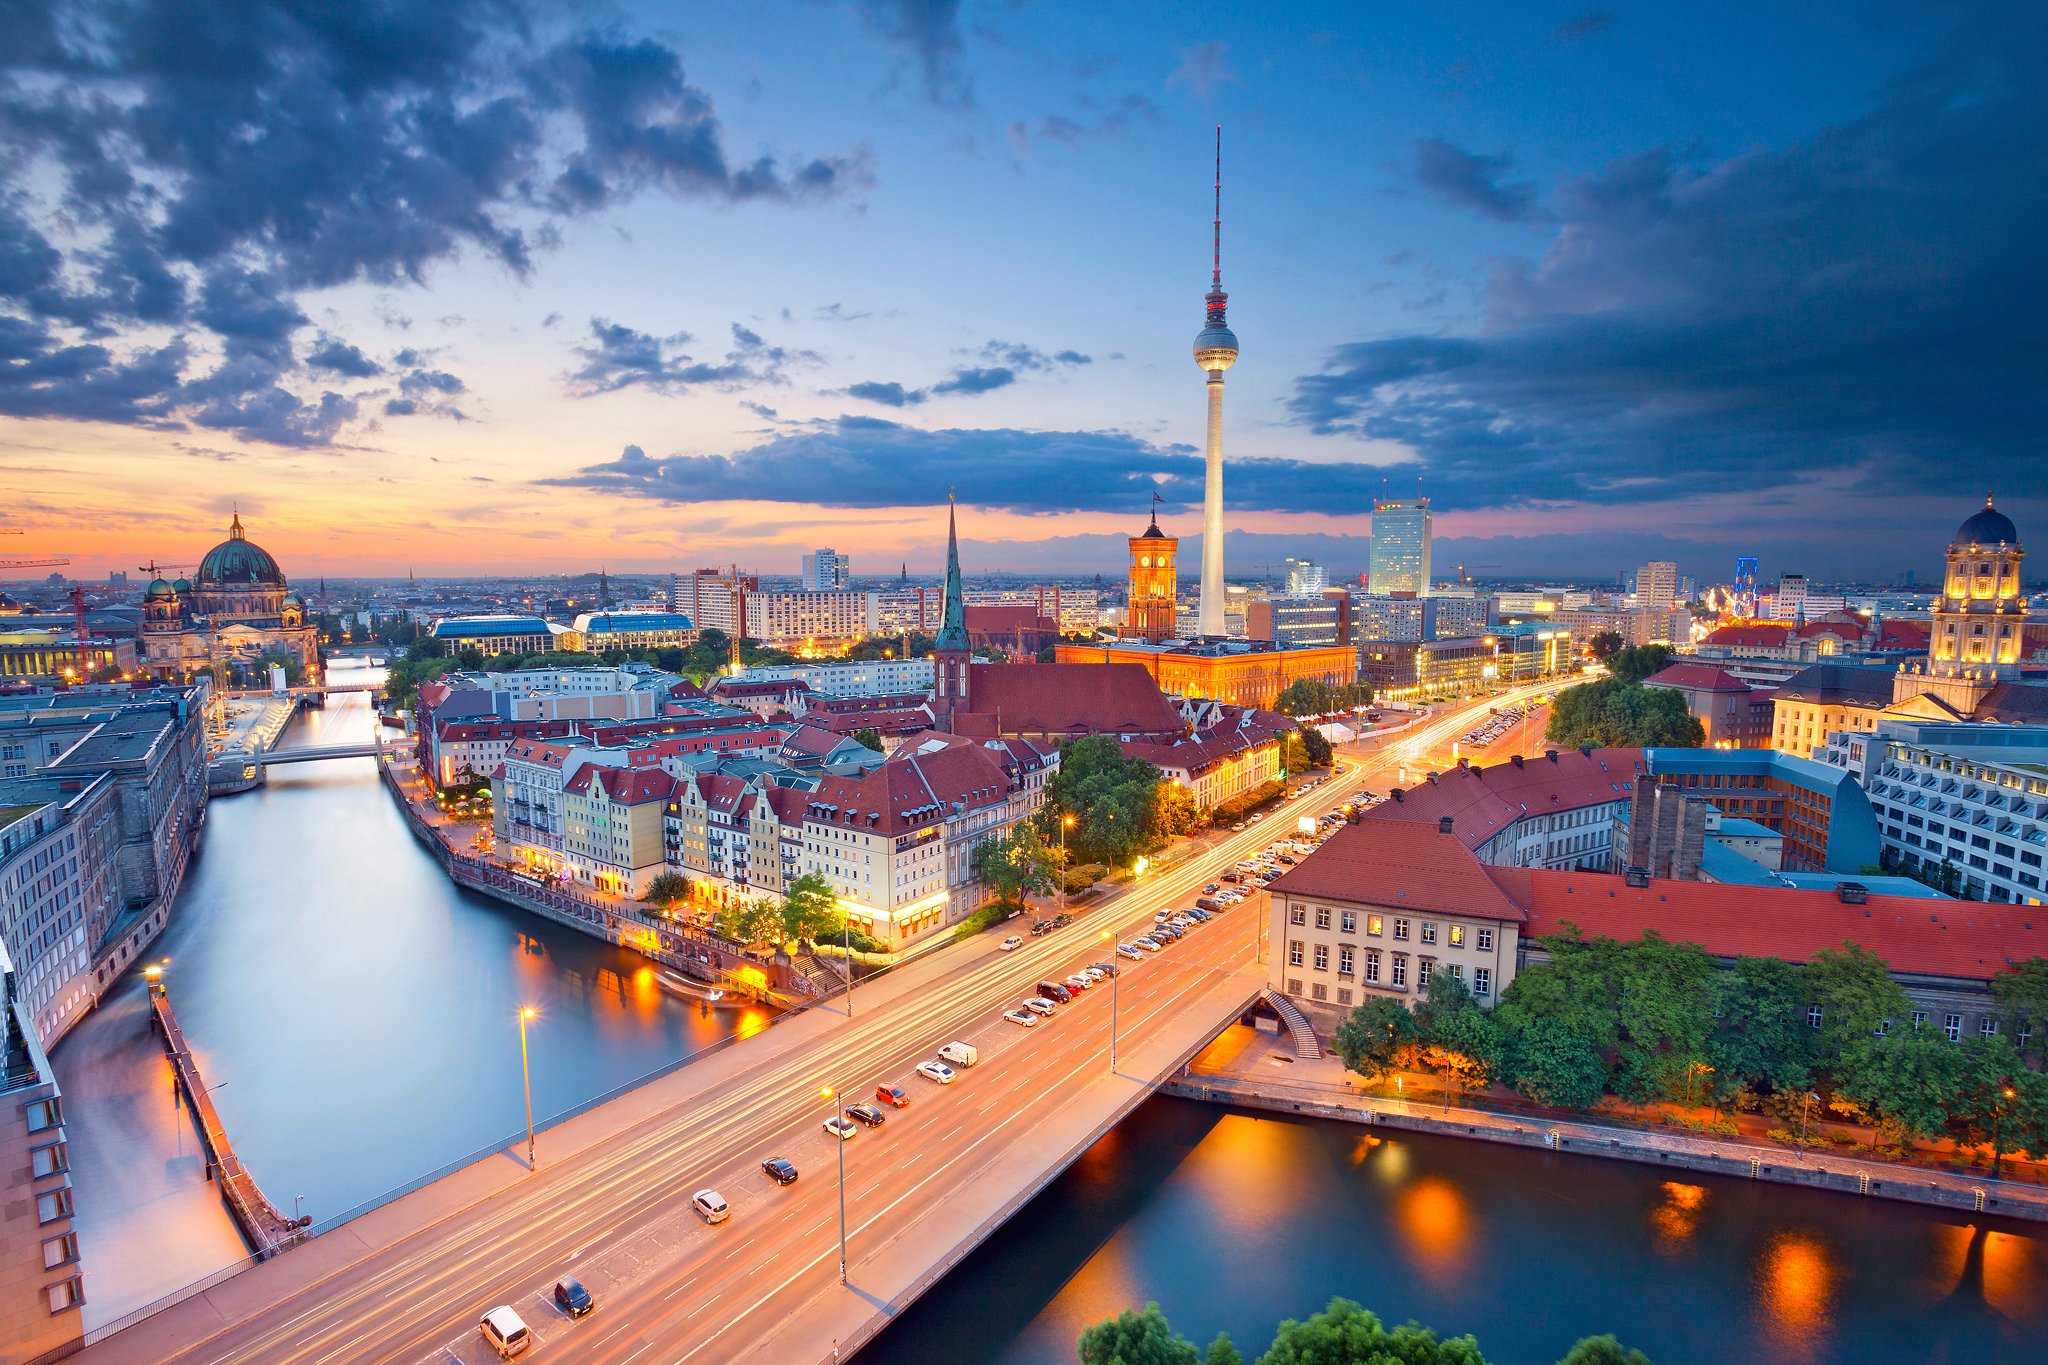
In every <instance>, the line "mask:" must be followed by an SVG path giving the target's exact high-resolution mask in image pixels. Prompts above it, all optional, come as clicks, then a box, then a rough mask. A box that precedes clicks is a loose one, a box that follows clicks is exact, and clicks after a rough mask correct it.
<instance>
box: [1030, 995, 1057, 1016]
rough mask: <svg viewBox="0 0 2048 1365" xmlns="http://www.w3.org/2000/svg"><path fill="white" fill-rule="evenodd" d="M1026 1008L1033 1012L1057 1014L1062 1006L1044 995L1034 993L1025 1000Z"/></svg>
mask: <svg viewBox="0 0 2048 1365" xmlns="http://www.w3.org/2000/svg"><path fill="white" fill-rule="evenodd" d="M1024 1008H1025V1009H1027V1010H1030V1011H1031V1012H1032V1013H1033V1014H1057V1013H1059V1008H1060V1007H1059V1006H1058V1005H1055V1004H1053V1002H1052V1001H1050V1000H1048V999H1046V998H1045V997H1044V996H1042V995H1034V996H1032V997H1031V998H1030V999H1028V1000H1026V1001H1025V1002H1024Z"/></svg>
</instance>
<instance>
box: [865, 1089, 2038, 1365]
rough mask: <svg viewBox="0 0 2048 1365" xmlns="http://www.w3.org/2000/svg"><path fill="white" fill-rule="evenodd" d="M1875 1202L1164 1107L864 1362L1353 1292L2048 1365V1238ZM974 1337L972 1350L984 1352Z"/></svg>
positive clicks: (929, 1299) (1806, 1358)
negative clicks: (1144, 1312) (1121, 1313)
mask: <svg viewBox="0 0 2048 1365" xmlns="http://www.w3.org/2000/svg"><path fill="white" fill-rule="evenodd" d="M2044 1231H2048V1229H2043V1228H2040V1227H2038V1226H2036V1225H2033V1224H2026V1223H2017V1222H2008V1221H2005V1220H1990V1221H1984V1220H1978V1221H1977V1222H1975V1223H1972V1222H1970V1221H1968V1220H1965V1219H1962V1218H1959V1217H1957V1216H1955V1215H1950V1214H1945V1213H1940V1212H1936V1211H1933V1210H1922V1209H1919V1208H1916V1207H1913V1206H1910V1205H1903V1204H1893V1203H1889V1202H1886V1201H1883V1200H1877V1199H1853V1198H1847V1197H1843V1196H1840V1195H1823V1194H1818V1193H1814V1192H1811V1191H1806V1190H1798V1189H1790V1188H1787V1187H1785V1186H1780V1185H1769V1184H1763V1183H1754V1182H1750V1181H1745V1180H1721V1179H1713V1178H1708V1177H1701V1176H1687V1177H1686V1178H1683V1179H1676V1180H1667V1179H1665V1178H1663V1173H1661V1172H1658V1171H1656V1170H1654V1169H1650V1168H1646V1167H1642V1166H1634V1165H1629V1164H1626V1163H1622V1162H1603V1161H1598V1160H1594V1159H1592V1158H1587V1157H1574V1156H1560V1155H1551V1154H1548V1153H1538V1152H1528V1151H1523V1150H1521V1149H1519V1148H1506V1147H1498V1146H1494V1145H1492V1144H1489V1143H1478V1142H1461V1141H1458V1140H1456V1139H1450V1138H1431V1137H1412V1136H1404V1137H1400V1138H1396V1139H1392V1140H1382V1139H1380V1138H1379V1137H1377V1136H1375V1135H1372V1134H1370V1133H1368V1132H1367V1131H1366V1130H1364V1129H1362V1128H1359V1127H1356V1126H1354V1125H1350V1124H1340V1123H1329V1122H1323V1121H1317V1120H1284V1119H1276V1118H1272V1117H1263V1116H1255V1115H1252V1114H1247V1113H1238V1112H1234V1111H1226V1110H1223V1109H1219V1108H1215V1107H1212V1106H1208V1105H1202V1104H1196V1103H1193V1102H1191V1101H1183V1100H1168V1099H1155V1100H1152V1101H1151V1102H1149V1103H1148V1104H1146V1105H1145V1106H1144V1107H1143V1108H1141V1109H1140V1110H1139V1111H1138V1112H1137V1113H1136V1114H1135V1115H1133V1116H1132V1117H1131V1118H1130V1119H1128V1120H1127V1121H1125V1122H1124V1123H1123V1124H1122V1125H1121V1126H1120V1127H1119V1128H1117V1129H1116V1130H1115V1131H1114V1132H1112V1133H1111V1134H1110V1135H1109V1136H1107V1137H1105V1138H1104V1139H1103V1140H1102V1141H1101V1142H1099V1143H1098V1144H1096V1146H1095V1147H1094V1148H1092V1149H1091V1150H1090V1151H1089V1152H1088V1153H1087V1154H1086V1155H1085V1156H1084V1157H1083V1158H1082V1159H1081V1160H1080V1161H1079V1162H1078V1163H1076V1165H1075V1166H1074V1168H1073V1169H1072V1170H1070V1171H1069V1172H1068V1173H1067V1174H1066V1175H1065V1176H1063V1177H1062V1178H1061V1179H1060V1180H1058V1181H1057V1182H1055V1183H1054V1184H1053V1185H1052V1186H1050V1187H1049V1188H1048V1189H1047V1190H1046V1192H1045V1193H1044V1194H1043V1195H1041V1196H1040V1197H1039V1198H1038V1199H1037V1200H1036V1201H1035V1202H1033V1203H1032V1204H1031V1205H1030V1207H1028V1208H1027V1209H1026V1210H1025V1211H1024V1212H1023V1213H1021V1214H1019V1215H1018V1216H1017V1217H1016V1218H1015V1219H1013V1220H1012V1221H1011V1222H1010V1223H1009V1224H1008V1225H1007V1226H1005V1227H1004V1228H1003V1229H1002V1230H1001V1231H1000V1232H998V1233H997V1234H996V1235H995V1237H993V1238H992V1239H991V1240H990V1241H989V1242H988V1243H986V1244H985V1245H984V1246H983V1247H982V1248H981V1249H980V1250H978V1251H977V1252H976V1253H975V1254H974V1255H972V1256H971V1257H969V1258H968V1260H967V1261H965V1262H963V1263H962V1265H961V1266H960V1267H959V1268H958V1269H957V1270H955V1271H954V1272H953V1274H951V1275H949V1276H948V1277H947V1278H946V1279H945V1280H944V1281H943V1282H942V1283H941V1284H939V1285H938V1287H936V1288H935V1289H934V1290H933V1291H932V1292H931V1293H930V1294H929V1295H927V1296H926V1297H925V1298H924V1299H923V1300H922V1301H920V1302H919V1303H918V1304H917V1305H915V1306H914V1307H912V1308H911V1309H910V1310H909V1311H908V1312H907V1313H905V1314H904V1316H903V1317H902V1318H901V1319H900V1320H899V1321H898V1322H897V1323H895V1324H894V1325H893V1326H891V1327H890V1328H889V1329H888V1330H887V1331H886V1332H884V1333H883V1335H882V1336H881V1337H879V1338H878V1339H877V1340H876V1341H875V1342H874V1344H873V1345H872V1346H870V1347H869V1348H868V1349H867V1350H866V1351H863V1352H862V1353H861V1356H860V1359H861V1361H862V1365H940V1362H945V1363H946V1365H954V1363H955V1362H962V1361H970V1360H971V1361H992V1362H998V1363H999V1365H1039V1363H1040V1362H1044V1365H1051V1363H1052V1362H1055V1361H1058V1362H1065V1363H1066V1365H1071V1362H1072V1361H1073V1360H1074V1339H1075V1337H1076V1336H1077V1335H1078V1334H1079V1333H1080V1331H1081V1330H1082V1329H1083V1328H1084V1327H1086V1326H1088V1325H1089V1324H1090V1323H1093V1322H1096V1321H1098V1320H1100V1319H1101V1318H1104V1317H1108V1316H1110V1315H1112V1314H1114V1313H1116V1312H1117V1311H1118V1310H1119V1309H1121V1308H1124V1307H1126V1306H1131V1305H1137V1306H1142V1305H1143V1304H1144V1303H1145V1302H1146V1301H1147V1300H1157V1301H1158V1303H1159V1304H1160V1306H1161V1307H1162V1308H1163V1309H1164V1310H1165V1312H1166V1314H1167V1316H1168V1317H1169V1318H1170V1319H1171V1320H1172V1322H1173V1325H1174V1327H1175V1328H1176V1329H1177V1330H1178V1331H1180V1332H1181V1333H1182V1334H1183V1335H1185V1336H1188V1337H1190V1338H1192V1339H1194V1340H1195V1341H1196V1342H1197V1343H1206V1342H1207V1341H1208V1340H1209V1339H1210V1338H1211V1337H1213V1336H1215V1334H1216V1333H1217V1332H1218V1331H1228V1332H1229V1333H1230V1334H1231V1336H1232V1338H1233V1339H1234V1340H1235V1341H1236V1342H1237V1344H1238V1347H1239V1349H1240V1350H1242V1351H1243V1352H1244V1353H1245V1356H1246V1358H1247V1359H1256V1358H1257V1355H1258V1353H1259V1352H1262V1351H1263V1350H1264V1349H1265V1348H1266V1346H1267V1344H1268V1343H1269V1342H1270V1341H1271V1339H1272V1334H1273V1330H1274V1328H1275V1326H1276V1325H1277V1324H1278V1323H1279V1322H1280V1321H1281V1320H1282V1319H1283V1318H1288V1317H1295V1318H1300V1317H1306V1316H1308V1314H1310V1313H1312V1312H1315V1311H1316V1310H1318V1309H1320V1308H1322V1307H1323V1305H1324V1304H1325V1303H1327V1302H1328V1301H1329V1299H1330V1298H1331V1297H1332V1296H1334V1295H1343V1296H1345V1297H1347V1298H1352V1299H1356V1300H1358V1301H1359V1302H1361V1303H1363V1304H1365V1305H1366V1306H1367V1307H1368V1308H1371V1309H1373V1310H1374V1311H1375V1312H1377V1313H1379V1314H1380V1316H1381V1317H1382V1318H1383V1319H1386V1320H1388V1321H1390V1322H1397V1323H1398V1322H1402V1321H1406V1320H1408V1319H1411V1318H1413V1319H1415V1320H1417V1321H1420V1322H1422V1323H1424V1324H1427V1325H1429V1326H1433V1327H1436V1328H1437V1329H1438V1330H1439V1331H1440V1332H1444V1333H1447V1334H1455V1333H1460V1332H1468V1331H1469V1332H1471V1333H1473V1334H1474V1335H1475V1336H1477V1337H1478V1339H1479V1344H1480V1347H1481V1349H1482V1350H1484V1351H1485V1353H1486V1355H1487V1358H1488V1359H1489V1360H1492V1361H1494V1362H1496V1365H1550V1363H1551V1362H1553V1361H1555V1360H1557V1359H1558V1358H1559V1357H1560V1356H1561V1355H1563V1354H1564V1352H1565V1350H1566V1349H1567V1348H1569V1346H1570V1345H1571V1343H1572V1342H1573V1341H1575V1340H1577V1339H1578V1338H1579V1337H1581V1336H1586V1335H1591V1334H1594V1333H1598V1332H1603V1331H1613V1332H1615V1333H1617V1334H1618V1335H1619V1336H1621V1337H1622V1339H1623V1340H1624V1341H1626V1342H1627V1343H1629V1344H1630V1345H1633V1346H1636V1347H1638V1348H1640V1349H1641V1350H1643V1351H1644V1352H1646V1353H1647V1354H1648V1355H1649V1357H1650V1358H1651V1360H1653V1361H1654V1362H1656V1365H1695V1363H1697V1365H1708V1363H1709V1362H1712V1363H1713V1365H1720V1362H1727V1361H1787V1362H1813V1363H1814V1365H1820V1363H1821V1362H1845V1363H1846V1362H1858V1363H1859V1365H1876V1363H1878V1362H1926V1361H1939V1362H1956V1363H1957V1365H1961V1363H1962V1362H1972V1363H1973V1365H1981V1363H1982V1362H1992V1361H1998V1362H2004V1361H2011V1362H2022V1361H2024V1362H2033V1363H2035V1365H2038V1362H2040V1361H2042V1360H2044V1359H2048V1238H2044V1236H2043V1233H2044ZM968 1343H973V1345H971V1346H970V1345H968Z"/></svg>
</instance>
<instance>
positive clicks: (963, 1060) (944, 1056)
mask: <svg viewBox="0 0 2048 1365" xmlns="http://www.w3.org/2000/svg"><path fill="white" fill-rule="evenodd" d="M939 1059H940V1060H941V1061H946V1062H951V1063H952V1064H953V1065H954V1066H973V1065H974V1064H975V1063H976V1062H978V1061H980V1060H981V1054H980V1053H979V1052H976V1051H975V1050H974V1044H972V1043H963V1042H961V1041H960V1040H959V1039H958V1038H955V1039H954V1040H953V1041H952V1042H950V1043H948V1044H946V1045H945V1046H944V1047H942V1048H940V1049H939Z"/></svg>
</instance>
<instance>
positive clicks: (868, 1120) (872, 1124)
mask: <svg viewBox="0 0 2048 1365" xmlns="http://www.w3.org/2000/svg"><path fill="white" fill-rule="evenodd" d="M846 1116H847V1117H848V1118H850V1119H857V1120H859V1121H860V1123H861V1124H862V1125H864V1126H866V1127H869V1128H880V1127H881V1126H882V1125H883V1124H885V1123H887V1122H888V1121H889V1119H888V1116H887V1115H885V1114H884V1113H883V1112H882V1111H881V1110H879V1109H877V1108H875V1106H873V1105H872V1104H852V1105H848V1106H847V1108H846Z"/></svg>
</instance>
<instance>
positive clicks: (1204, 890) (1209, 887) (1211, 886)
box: [1202, 882, 1223, 896]
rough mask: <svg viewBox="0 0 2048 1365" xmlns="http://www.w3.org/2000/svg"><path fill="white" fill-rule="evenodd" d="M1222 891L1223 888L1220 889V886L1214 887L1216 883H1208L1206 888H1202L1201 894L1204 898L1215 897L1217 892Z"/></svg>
mask: <svg viewBox="0 0 2048 1365" xmlns="http://www.w3.org/2000/svg"><path fill="white" fill-rule="evenodd" d="M1222 889H1223V888H1222V887H1220V886H1218V885H1216V883H1214V882H1210V883H1209V884H1208V885H1207V886H1205V887H1203V888H1202V894H1203V895H1205V896H1213V895H1215V894H1216V893H1217V892H1218V891H1221V890H1222Z"/></svg>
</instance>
